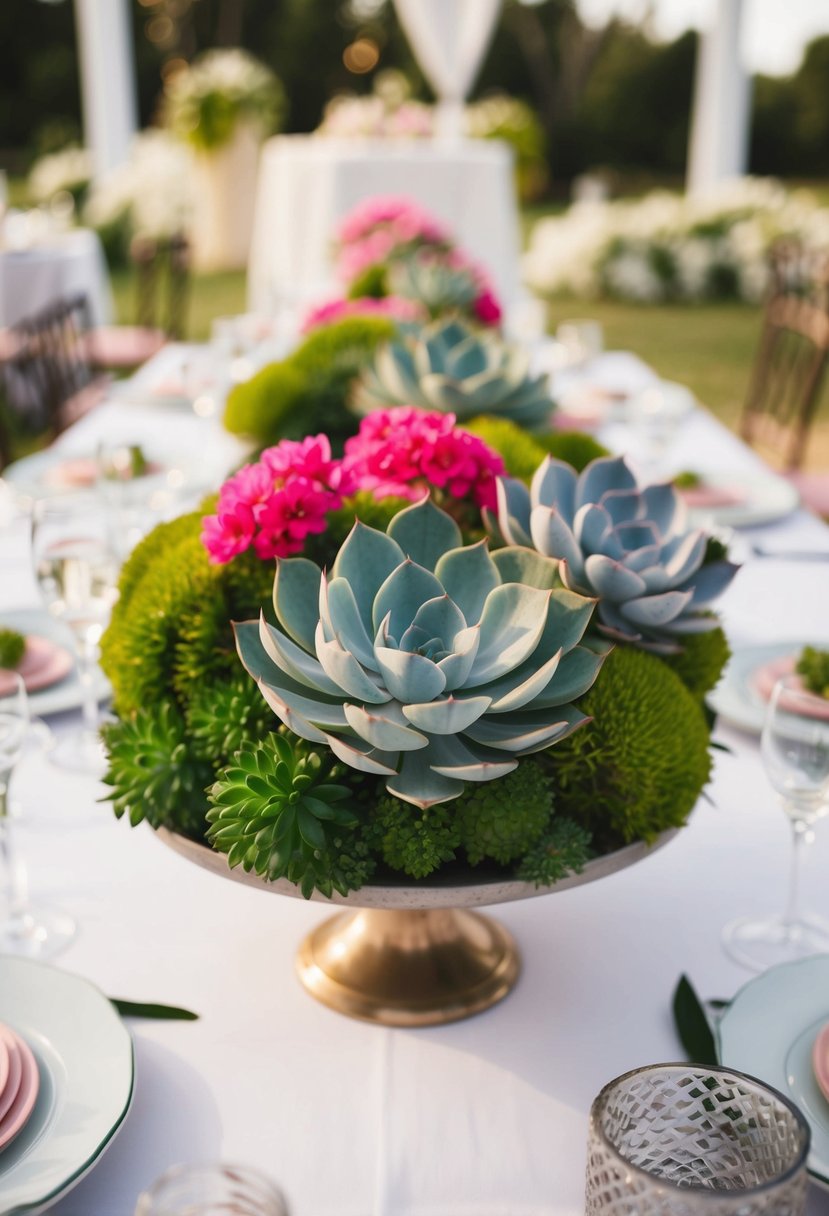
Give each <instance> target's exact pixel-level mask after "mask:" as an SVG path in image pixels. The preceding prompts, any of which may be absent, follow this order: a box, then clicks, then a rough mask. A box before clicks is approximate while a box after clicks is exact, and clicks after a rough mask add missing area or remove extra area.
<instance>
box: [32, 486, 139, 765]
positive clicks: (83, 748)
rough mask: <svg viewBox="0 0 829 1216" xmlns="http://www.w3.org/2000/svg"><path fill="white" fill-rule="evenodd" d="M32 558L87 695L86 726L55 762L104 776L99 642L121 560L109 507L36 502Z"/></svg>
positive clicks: (83, 501)
mask: <svg viewBox="0 0 829 1216" xmlns="http://www.w3.org/2000/svg"><path fill="white" fill-rule="evenodd" d="M32 553H33V558H34V566H35V575H36V577H37V580H38V583H39V584H40V589H41V592H42V594H43V598H44V601H45V602H46V605H47V607H48V609H49V611H50V613H51V614H52V616H54V617H55V618H56V619H57V620H61V621H65V622H66V624H67V625H68V627H69V629H70V631H71V633H72V638H73V641H74V644H75V653H76V657H77V663H78V678H79V680H80V684H81V689H82V694H83V701H82V708H83V721H82V725H81V727H80V728H79V729H77V730H75V731H72V732H70V733H69V734H66V735H64V736H63V737H62V738H61V739H60V740H59V741H58V742H57V743H56V745H55V747H54V748H53V750H52V751H51V752H50V759H51V760H52V761H53V762H54V763H55V764H58V765H60V766H61V767H63V768H70V769H74V770H75V771H76V772H84V773H91V774H93V775H101V774H102V773H103V771H104V767H105V761H104V751H103V747H102V745H101V741H100V739H99V737H98V725H99V721H98V696H97V688H96V683H97V679H96V677H97V674H98V665H97V664H98V655H99V642H100V640H101V635H102V634H103V632H104V629H105V628H106V625H107V622H108V621H109V615H110V612H111V610H112V605H113V604H114V602H115V600H116V598H117V594H118V593H117V587H116V583H117V578H118V559H117V557H116V555H115V552H114V550H113V544H112V540H111V535H110V526H109V517H108V513H107V511H106V510H105V509H104V504H103V503H102V502H101V500H100V499H99V498H96V497H95V496H94V495H77V496H76V495H63V496H61V497H59V498H53V499H42V500H40V501H39V502H37V503H35V505H34V510H33V515H32Z"/></svg>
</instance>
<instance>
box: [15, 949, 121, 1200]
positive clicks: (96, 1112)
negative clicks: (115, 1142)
mask: <svg viewBox="0 0 829 1216" xmlns="http://www.w3.org/2000/svg"><path fill="white" fill-rule="evenodd" d="M0 1021H2V1022H5V1023H6V1025H8V1026H11V1027H12V1029H13V1030H15V1031H16V1032H17V1033H18V1034H19V1035H21V1036H22V1037H23V1038H24V1039H25V1040H26V1042H27V1043H28V1044H29V1046H30V1047H31V1049H32V1051H33V1052H34V1054H35V1057H36V1059H37V1064H38V1070H39V1072H40V1091H39V1093H38V1097H37V1101H36V1103H35V1107H34V1110H33V1112H32V1114H31V1116H30V1117H29V1120H28V1122H27V1123H26V1125H25V1127H24V1128H23V1131H22V1132H21V1133H20V1135H19V1136H17V1137H16V1138H15V1139H14V1140H13V1141H12V1142H11V1144H9V1145H8V1147H7V1148H5V1149H2V1150H0V1212H3V1213H4V1216H23V1213H26V1216H33V1213H35V1212H40V1211H42V1210H43V1209H44V1208H45V1207H47V1206H49V1205H51V1204H52V1203H53V1202H54V1201H55V1200H56V1199H57V1198H58V1197H59V1196H60V1195H63V1194H65V1192H66V1191H68V1190H69V1189H70V1188H71V1187H73V1186H74V1185H75V1183H76V1182H79V1181H80V1180H81V1178H82V1177H83V1176H84V1174H86V1173H87V1172H88V1170H90V1169H91V1168H92V1166H93V1165H94V1163H95V1161H97V1159H98V1158H99V1157H100V1155H101V1153H102V1152H103V1151H104V1149H105V1148H106V1147H107V1145H108V1144H109V1143H110V1141H111V1140H112V1138H113V1136H114V1135H115V1133H116V1132H117V1131H118V1129H119V1127H120V1126H121V1124H122V1122H123V1120H124V1118H125V1116H126V1114H127V1111H128V1110H129V1107H130V1103H131V1102H132V1093H133V1081H134V1063H133V1051H132V1039H131V1038H130V1035H129V1031H128V1030H127V1028H126V1027H125V1025H124V1023H123V1022H122V1021H121V1019H120V1017H119V1016H118V1014H117V1013H116V1011H115V1009H114V1008H113V1006H112V1004H111V1003H110V1002H109V1001H108V1000H107V998H106V997H105V996H104V995H103V994H102V993H101V992H99V990H98V989H97V988H95V987H94V985H92V984H90V983H89V982H88V981H87V980H84V979H81V978H80V976H77V975H72V974H70V973H69V972H67V971H60V970H59V969H58V968H56V967H49V966H47V965H45V964H44V963H35V962H32V961H31V960H29V959H21V958H12V957H10V956H8V955H0Z"/></svg>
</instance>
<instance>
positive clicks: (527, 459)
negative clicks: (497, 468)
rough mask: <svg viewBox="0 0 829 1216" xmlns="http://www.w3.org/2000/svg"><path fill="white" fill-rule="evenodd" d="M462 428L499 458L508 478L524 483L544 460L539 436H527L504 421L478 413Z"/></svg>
mask: <svg viewBox="0 0 829 1216" xmlns="http://www.w3.org/2000/svg"><path fill="white" fill-rule="evenodd" d="M463 429H464V430H465V431H471V433H472V434H473V435H477V436H478V438H479V439H482V440H483V441H484V443H485V444H487V446H488V447H491V448H492V449H493V451H495V452H497V453H498V454H499V456H501V458H502V459H503V461H504V464H505V465H506V469H507V472H508V473H509V475H510V477H517V478H518V479H519V480H520V481H525V482H527V484H529V482H530V480H531V479H532V475H533V473H534V472H535V470H536V469H537V468H538V466H539V465H540V464H541V462H542V460H543V459H544V456H545V450H544V448H543V446H542V444H541V437H540V436H539V435H529V434H527V432H526V431H525V430H522V428H521V427H520V426H516V424H515V423H514V422H510V421H509V419H508V418H495V417H493V416H492V415H489V414H481V415H480V416H479V417H478V418H473V419H472V421H471V422H466V423H464V427H463Z"/></svg>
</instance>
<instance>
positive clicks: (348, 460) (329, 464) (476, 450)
mask: <svg viewBox="0 0 829 1216" xmlns="http://www.w3.org/2000/svg"><path fill="white" fill-rule="evenodd" d="M503 473H504V462H503V461H502V460H501V457H500V456H499V455H498V454H497V453H496V452H493V451H492V450H491V448H488V447H487V446H486V444H485V443H484V442H483V441H482V440H481V439H478V438H477V437H476V436H475V435H470V434H469V433H468V432H467V431H463V430H461V429H460V428H458V427H456V426H455V416H454V414H438V413H434V414H430V413H424V412H423V411H421V410H416V409H414V408H413V407H412V406H408V405H404V406H398V407H397V408H395V409H391V410H378V411H377V412H375V413H373V414H370V415H369V416H368V417H367V418H364V419H363V421H362V422H361V424H360V430H359V433H358V434H357V435H355V436H354V437H353V438H351V439H349V440H348V441H347V442H346V445H345V456H344V458H343V459H342V460H334V459H332V457H331V445H330V444H329V442H328V438H327V436H325V435H312V436H309V437H308V438H307V439H303V440H302V441H301V442H299V443H296V442H294V441H293V440H289V439H283V440H282V442H281V443H278V444H277V445H276V447H273V448H268V449H267V450H266V451H264V452H263V453H262V456H261V459H260V460H259V461H258V463H256V464H248V465H245V467H244V468H243V469H240V470H239V472H238V473H234V475H233V476H232V477H230V478H228V480H227V481H226V482H225V483H224V485H223V486H222V488H221V491H220V492H219V502H218V506H217V509H216V514H215V515H208V516H206V517H205V519H204V520H203V525H202V543H203V544H204V547H205V548H206V549H207V552H208V553H209V554H210V560H211V561H212V562H215V563H216V564H218V565H224V564H225V563H226V562H229V561H232V560H233V558H234V557H236V556H237V555H238V554H239V553H244V552H245V550H246V549H249V548H250V547H251V546H252V547H253V549H254V551H255V553H256V554H257V556H259V557H261V558H262V559H263V560H267V559H269V558H274V557H289V556H291V554H295V553H301V552H302V549H303V547H304V544H305V539H306V537H307V536H308V535H309V533H318V532H324V531H325V528H326V515H327V513H328V512H329V511H334V510H336V509H337V507H340V506H342V502H343V499H344V498H345V497H346V496H347V495H349V494H354V493H356V492H357V491H358V490H370V491H372V492H373V494H374V496H375V497H376V498H388V497H390V496H392V495H394V496H398V497H400V498H408V499H409V500H410V501H413V502H414V501H416V500H417V499H419V498H421V497H422V496H423V494H424V492H427V491H428V490H430V489H433V488H434V489H439V490H442V491H443V492H444V493H445V494H448V495H449V496H450V497H452V498H459V499H469V498H470V497H471V498H473V499H474V501H475V502H476V503H478V505H479V506H481V507H489V508H491V509H494V507H495V479H496V477H499V476H501V475H503Z"/></svg>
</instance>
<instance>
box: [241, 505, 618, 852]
mask: <svg viewBox="0 0 829 1216" xmlns="http://www.w3.org/2000/svg"><path fill="white" fill-rule="evenodd" d="M410 538H411V539H410ZM421 540H422V541H423V543H422V544H421V543H420V542H421ZM457 541H458V534H457V528H456V526H455V525H454V523H453V522H452V521H451V520H450V519H449V518H448V516H443V513H442V512H440V511H438V510H437V508H435V507H434V506H433V505H432V503H430V502H429V501H428V500H424V501H422V502H420V503H418V504H415V505H414V506H413V507H411V508H409V509H408V510H407V511H406V512H405V518H404V519H403V521H402V523H401V522H397V521H393V523H392V525H390V527H389V531H388V533H381V532H377V531H375V530H374V529H371V528H367V527H364V526H360V525H358V526H357V527H355V529H354V530H353V531H352V533H351V534H350V535H349V537H348V539H347V540H346V541H345V543H344V545H343V547H342V549H341V550H340V552H339V553H338V555H337V557H336V559H335V561H334V564H333V567H332V575H331V576H330V578H329V576H328V575H326V574H324V573H321V572H320V574H319V613H318V621H317V624H316V626H315V629H314V633H313V638H311V636H310V632H309V630H308V629H307V628H305V629H304V643H300V642H299V641H298V638H299V633H300V631H299V628H298V625H297V622H298V617H299V610H298V609H297V607H296V605H295V604H294V603H293V602H291V601H290V599H289V598H286V597H290V593H291V589H292V588H295V589H296V594H297V597H298V599H299V600H300V601H301V602H302V604H303V605H304V606H305V610H306V611H310V609H309V607H308V605H309V590H308V588H309V587H312V586H313V585H314V583H315V582H316V576H311V574H310V572H306V571H305V568H304V567H303V568H301V569H300V573H299V577H296V578H294V577H293V575H291V576H289V578H288V579H282V575H281V573H280V569H281V567H282V565H283V564H284V565H288V566H289V567H290V566H291V564H292V563H293V562H295V561H296V559H291V558H289V559H286V561H285V562H284V563H283V562H278V563H277V576H276V579H277V584H278V585H279V584H280V580H281V592H280V593H279V594H277V595H275V597H274V603H275V607H276V613H277V624H276V625H275V626H273V625H270V624H267V623H264V624H260V623H256V622H247V623H243V624H241V625H237V626H236V637H237V646H238V651H239V655H240V658H241V659H242V662H243V664H244V665H245V667H246V668H247V670H248V672H249V673H250V674H251V675H252V676H253V677H254V678H255V679H256V681H257V682H258V684H259V687H260V689H261V692H262V694H263V696H264V697H265V699H266V701H267V702H268V704H269V705H270V706H271V707H272V708H273V710H274V712H275V713H276V714H277V716H278V717H279V718H280V719H281V721H282V722H283V723H284V724H285V725H286V726H288V727H289V729H290V730H292V731H293V732H294V733H295V734H297V735H299V736H300V737H301V738H303V739H306V740H308V741H310V742H314V743H326V744H327V745H328V747H329V748H330V749H331V750H332V751H333V752H334V754H335V755H336V756H337V757H338V758H339V759H340V760H342V761H343V762H344V763H345V764H348V765H350V766H351V767H352V768H355V769H357V770H359V771H362V772H365V773H370V774H374V775H377V776H386V777H387V778H388V780H387V782H386V786H387V789H388V790H389V792H390V793H393V794H395V795H396V796H397V797H398V798H401V799H403V800H404V801H407V802H412V803H415V804H416V805H418V806H420V807H428V806H431V805H433V804H436V803H439V802H443V801H448V800H449V799H452V798H455V797H457V796H458V795H459V794H460V793H461V792H462V790H463V788H464V783H465V782H467V781H489V780H492V779H493V778H494V777H497V776H501V775H503V774H504V773H506V772H509V771H511V770H512V769H513V768H515V766H516V759H515V757H516V756H520V755H526V754H528V753H530V752H533V751H538V750H541V749H543V748H545V747H547V746H548V745H549V744H550V743H551V742H552V741H554V740H556V739H559V738H564V737H565V735H567V734H569V733H570V731H572V730H574V729H575V728H576V727H577V726H578V725H580V724H581V723H582V722H583V721H585V719H584V716H583V715H582V714H581V713H579V711H578V710H576V709H575V708H574V707H573V706H572V705H570V704H569V701H568V695H569V694H568V692H565V686H566V688H567V689H568V690H569V689H573V690H575V691H576V693H577V694H580V693H582V692H584V691H585V690H586V689H587V688H588V687H589V686H590V684H591V683H592V680H593V679H594V678H595V676H596V674H597V673H598V671H599V668H600V666H601V656H600V655H596V654H594V653H593V652H592V651H588V650H585V649H584V648H582V647H579V645H578V643H579V642H580V640H581V637H582V635H583V633H584V631H585V629H586V628H587V625H588V622H589V618H590V613H591V610H592V607H593V603H592V601H590V600H586V599H584V598H583V597H581V596H579V595H576V594H574V593H572V592H570V591H566V590H562V589H551V587H552V584H553V582H554V581H555V569H556V567H555V563H553V562H548V561H547V560H546V559H544V558H541V557H539V556H538V555H537V554H533V553H530V552H527V553H525V554H524V555H523V557H522V558H519V559H518V560H517V561H513V562H510V561H507V560H506V559H505V558H500V559H499V561H498V562H497V563H496V562H495V561H494V560H493V559H492V558H491V557H490V556H489V554H488V552H487V550H486V546H485V543H481V544H479V545H473V546H468V547H462V546H458V545H457ZM401 542H402V543H401ZM418 544H420V554H421V555H422V556H423V557H424V560H425V561H427V562H428V566H427V565H420V564H419V563H418V562H416V561H414V560H413V559H412V557H411V556H409V555H408V554H407V552H406V549H408V548H410V547H415V546H416V545H418ZM430 566H433V567H434V570H432V569H430V568H429V567H430ZM501 567H503V570H502V569H501ZM525 571H526V572H527V574H528V577H529V578H530V579H531V580H532V582H536V583H537V582H542V583H544V584H545V585H544V586H543V587H539V586H534V585H530V584H529V583H527V582H522V581H518V580H519V578H521V577H522V575H523V573H524V572H525ZM283 613H284V614H285V616H286V618H287V620H288V621H289V622H290V623H291V625H292V627H293V628H294V634H295V638H294V640H289V639H288V638H287V631H286V626H285V624H284V623H283V619H282V618H283ZM372 635H373V638H374V640H373V641H371V640H370V639H371V636H372ZM298 647H301V648H302V649H304V652H305V653H304V655H302V656H300V655H299V654H298V653H297V648H298ZM566 660H569V662H568V663H566V662H565V661H566ZM561 668H563V669H564V672H565V680H564V681H562V682H561V684H560V685H559V684H558V681H559V670H560V669H561ZM320 673H322V674H320ZM332 690H333V691H332ZM297 830H298V831H299V828H297ZM310 830H311V831H312V832H314V831H316V829H314V828H311V829H310Z"/></svg>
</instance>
